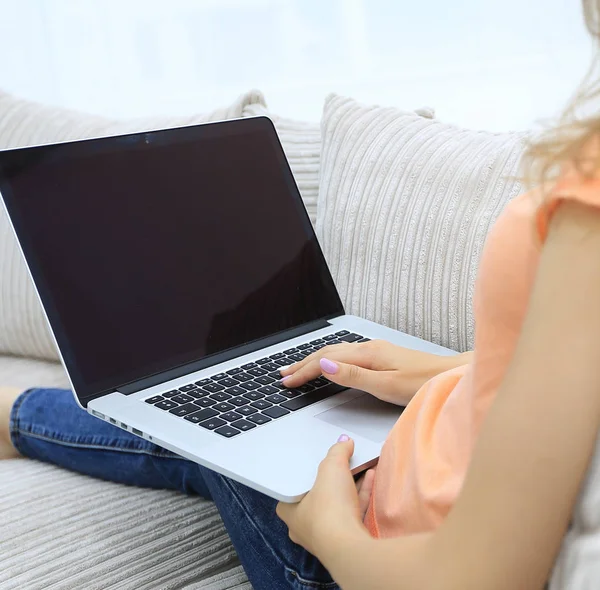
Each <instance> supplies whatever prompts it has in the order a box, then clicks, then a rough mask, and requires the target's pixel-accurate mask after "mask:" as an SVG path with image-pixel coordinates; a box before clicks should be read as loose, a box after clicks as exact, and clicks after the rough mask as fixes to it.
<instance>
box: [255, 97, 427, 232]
mask: <svg viewBox="0 0 600 590" xmlns="http://www.w3.org/2000/svg"><path fill="white" fill-rule="evenodd" d="M415 112H416V113H417V114H419V115H421V116H422V117H427V118H429V119H431V118H433V117H434V111H433V109H431V108H429V107H423V108H421V109H417V110H416V111H415ZM257 116H267V117H269V118H270V119H271V120H272V121H273V124H274V125H275V129H276V130H277V135H278V136H279V140H280V141H281V145H282V147H283V151H284V152H285V155H286V157H287V159H288V162H289V163H290V168H291V170H292V173H293V174H294V178H295V179H296V184H297V185H298V189H299V191H300V195H301V196H302V200H303V201H304V205H305V206H306V210H307V212H308V216H309V217H310V220H311V222H312V224H313V225H316V221H317V198H318V196H319V170H320V168H321V126H320V125H319V124H318V123H306V122H304V121H296V120H294V119H288V118H286V117H280V116H278V115H274V114H272V113H271V112H270V111H269V110H268V109H267V107H266V106H265V105H264V104H259V103H254V104H249V105H248V106H247V107H245V108H244V117H257Z"/></svg>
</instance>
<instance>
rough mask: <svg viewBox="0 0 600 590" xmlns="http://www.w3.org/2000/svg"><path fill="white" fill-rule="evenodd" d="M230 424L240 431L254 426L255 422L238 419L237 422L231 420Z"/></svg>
mask: <svg viewBox="0 0 600 590" xmlns="http://www.w3.org/2000/svg"><path fill="white" fill-rule="evenodd" d="M230 426H233V427H234V428H237V429H238V430H241V431H242V432H246V430H252V429H253V428H256V424H252V422H248V420H238V421H237V422H232V423H231V424H230Z"/></svg>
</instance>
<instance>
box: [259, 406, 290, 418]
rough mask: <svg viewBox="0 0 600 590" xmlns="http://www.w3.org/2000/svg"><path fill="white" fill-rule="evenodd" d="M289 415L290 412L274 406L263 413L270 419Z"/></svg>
mask: <svg viewBox="0 0 600 590" xmlns="http://www.w3.org/2000/svg"><path fill="white" fill-rule="evenodd" d="M289 413H290V411H289V410H285V409H284V408H282V407H280V406H273V407H272V408H269V409H268V410H264V411H263V414H265V415H266V416H269V418H281V417H282V416H285V415H287V414H289Z"/></svg>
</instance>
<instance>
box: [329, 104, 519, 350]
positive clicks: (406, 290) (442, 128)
mask: <svg viewBox="0 0 600 590" xmlns="http://www.w3.org/2000/svg"><path fill="white" fill-rule="evenodd" d="M322 135H323V145H322V154H321V186H320V192H319V201H318V209H319V216H318V220H317V234H318V236H319V239H320V242H321V245H322V247H323V249H324V253H325V257H326V258H327V261H328V263H329V266H330V269H331V272H332V274H333V277H334V279H335V282H336V284H337V287H338V289H339V291H340V293H341V296H342V299H343V301H344V303H345V306H346V311H347V313H352V314H356V315H359V316H362V317H365V318H368V319H371V320H374V321H376V322H380V323H382V324H385V325H387V326H391V327H393V328H396V329H399V330H402V331H404V332H407V333H409V334H412V335H414V336H418V337H420V338H424V339H426V340H429V341H431V342H435V343H437V344H441V345H443V346H447V347H450V348H453V349H455V350H461V351H462V350H467V349H471V348H472V347H473V340H474V330H473V328H474V325H473V286H474V282H475V275H476V273H477V268H478V265H479V259H480V255H481V250H482V247H483V244H484V241H485V237H486V235H487V233H488V230H489V229H490V226H491V225H492V223H493V222H494V220H495V219H496V217H497V216H498V214H499V213H500V212H501V211H502V209H503V208H504V206H505V205H506V203H507V202H508V201H509V200H510V199H512V198H513V197H515V196H516V195H517V194H519V192H520V191H521V185H520V184H519V182H517V181H516V180H515V177H516V176H517V174H518V165H519V160H520V158H521V155H522V152H523V141H524V138H525V136H524V134H519V133H507V134H492V133H484V132H478V131H470V130H466V129H460V128H457V127H454V126H452V125H447V124H444V123H441V122H439V121H437V120H431V119H426V118H423V117H419V116H417V115H415V114H414V113H411V112H405V111H400V110H398V109H395V108H383V107H375V106H372V107H370V106H363V105H361V104H359V103H357V102H355V101H354V100H351V99H349V98H343V97H339V96H335V95H331V96H329V97H328V99H327V101H326V104H325V109H324V115H323V122H322Z"/></svg>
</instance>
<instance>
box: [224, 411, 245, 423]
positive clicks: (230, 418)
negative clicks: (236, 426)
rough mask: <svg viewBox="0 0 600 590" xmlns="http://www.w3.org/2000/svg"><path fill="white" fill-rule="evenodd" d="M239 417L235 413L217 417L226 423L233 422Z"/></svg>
mask: <svg viewBox="0 0 600 590" xmlns="http://www.w3.org/2000/svg"><path fill="white" fill-rule="evenodd" d="M241 417H242V415H241V414H238V413H237V412H225V413H224V414H220V415H219V418H221V420H227V422H235V421H236V420H239V419H240V418H241Z"/></svg>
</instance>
